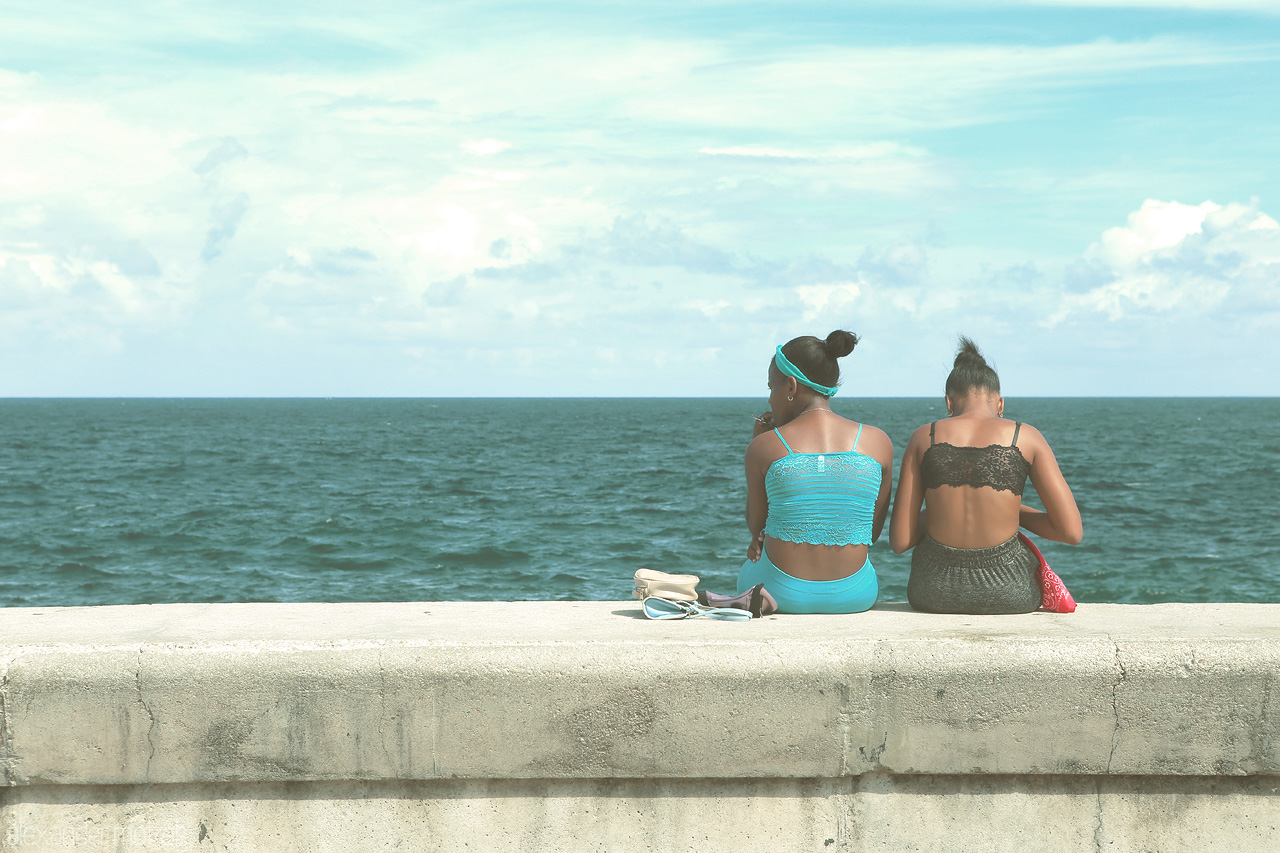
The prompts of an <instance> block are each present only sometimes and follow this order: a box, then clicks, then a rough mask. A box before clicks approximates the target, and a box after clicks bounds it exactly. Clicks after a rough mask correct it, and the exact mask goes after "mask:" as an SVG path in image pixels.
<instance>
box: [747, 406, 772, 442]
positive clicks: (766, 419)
mask: <svg viewBox="0 0 1280 853" xmlns="http://www.w3.org/2000/svg"><path fill="white" fill-rule="evenodd" d="M773 428H774V423H773V412H765V413H764V414H763V415H760V416H759V417H758V418H756V423H755V429H754V430H752V432H751V437H752V438H755V437H756V436H758V435H763V434H764V433H766V432H768V431H769V430H771V429H773Z"/></svg>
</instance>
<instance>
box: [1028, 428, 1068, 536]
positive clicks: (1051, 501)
mask: <svg viewBox="0 0 1280 853" xmlns="http://www.w3.org/2000/svg"><path fill="white" fill-rule="evenodd" d="M1022 429H1023V435H1027V437H1028V439H1030V441H1029V442H1028V444H1029V445H1030V447H1029V449H1031V450H1032V451H1033V453H1034V455H1033V456H1032V459H1031V484H1032V485H1034V486H1035V487H1036V494H1037V495H1039V496H1040V501H1041V503H1043V504H1044V510H1043V511H1041V510H1038V509H1032V508H1031V507H1029V506H1025V505H1024V506H1022V507H1021V508H1020V509H1019V511H1018V526H1019V527H1024V528H1026V529H1027V530H1029V531H1031V532H1032V533H1034V534H1036V535H1037V536H1042V537H1044V538H1045V539H1051V540H1053V541H1054V542H1065V543H1066V544H1068V545H1079V544H1080V541H1081V540H1082V539H1083V538H1084V523H1083V522H1082V521H1081V520H1080V509H1079V507H1077V506H1076V499H1075V496H1074V495H1072V494H1071V487H1070V486H1068V485H1067V480H1066V478H1065V477H1063V476H1062V471H1061V469H1059V468H1058V460H1057V458H1056V457H1055V456H1054V455H1053V451H1052V450H1050V449H1049V443H1048V442H1047V441H1045V440H1044V436H1042V435H1041V434H1040V431H1039V430H1038V429H1036V428H1035V427H1031V428H1030V429H1028V428H1027V425H1026V424H1023V425H1022ZM1028 432H1029V433H1030V435H1028Z"/></svg>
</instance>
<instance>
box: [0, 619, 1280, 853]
mask: <svg viewBox="0 0 1280 853" xmlns="http://www.w3.org/2000/svg"><path fill="white" fill-rule="evenodd" d="M1277 676H1280V605H1231V604H1222V605H1173V604H1170V605H1150V606H1142V607H1134V606H1121V605H1082V606H1081V607H1080V609H1079V610H1078V611H1077V612H1076V613H1075V614H1071V615H1053V614H1047V613H1034V614H1028V615H1022V616H988V617H976V616H973V617H971V616H938V615H929V614H921V613H914V612H911V611H909V610H908V609H907V608H906V606H905V605H892V604H889V605H880V606H879V607H878V608H877V609H876V610H873V611H871V612H869V613H864V614H858V615H853V616H781V617H777V616H775V617H770V618H767V619H762V620H752V621H751V622H746V623H727V622H707V621H703V620H686V621H679V622H650V621H647V620H644V619H643V618H641V616H640V613H639V609H638V603H637V602H531V603H502V602H499V603H484V604H462V603H440V602H428V603H405V604H225V605H178V604H175V605H151V606H137V607H97V608H14V609H8V610H0V772H2V775H0V779H2V780H3V783H4V787H0V849H2V850H3V851H5V853H9V851H23V853H27V851H30V853H37V851H53V850H112V851H117V850H118V851H141V850H147V851H151V850H157V851H159V850H163V851H183V850H230V851H245V850H270V851H285V850H289V851H293V850H297V851H327V850H335V851H337V850H343V851H349V850H355V851H384V850H385V851H390V850H401V851H403V850H513V851H514V850H520V851H528V850H557V851H587V850H591V851H603V850H682V851H683V850H700V851H718V850H742V849H755V850H769V851H772V850H821V851H901V850H947V851H965V850H975V851H977V850H981V851H1001V850H1010V851H1015V850H1016V851H1019V853H1027V852H1028V851H1037V850H1052V851H1077V850H1079V851H1097V850H1117V851H1119V850H1124V851H1139V850H1150V851H1161V853H1169V851H1183V850H1186V851H1202V850H1215V851H1216V850H1228V851H1230V850H1241V851H1256V850H1273V849H1280V828H1278V827H1280V797H1278V796H1277V793H1276V791H1277V789H1278V788H1280V738H1278V737H1277V728H1278V727H1280V697H1277V696H1275V695H1273V694H1275V692H1276V691H1275V690H1274V689H1273V688H1274V686H1275V684H1276V681H1277Z"/></svg>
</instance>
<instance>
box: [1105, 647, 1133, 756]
mask: <svg viewBox="0 0 1280 853" xmlns="http://www.w3.org/2000/svg"><path fill="white" fill-rule="evenodd" d="M1108 639H1111V642H1112V644H1113V645H1115V649H1116V652H1115V663H1116V678H1115V680H1114V681H1112V682H1111V714H1112V717H1113V718H1114V720H1115V728H1113V729H1112V730H1111V752H1110V753H1109V754H1108V755H1107V773H1108V774H1110V773H1111V763H1112V762H1113V761H1115V757H1116V749H1117V748H1118V747H1119V746H1120V731H1121V727H1120V685H1122V684H1124V682H1125V679H1127V678H1128V677H1129V671H1128V670H1127V669H1125V665H1124V661H1123V660H1121V658H1120V644H1119V643H1118V642H1116V641H1115V640H1114V639H1112V638H1110V637H1108Z"/></svg>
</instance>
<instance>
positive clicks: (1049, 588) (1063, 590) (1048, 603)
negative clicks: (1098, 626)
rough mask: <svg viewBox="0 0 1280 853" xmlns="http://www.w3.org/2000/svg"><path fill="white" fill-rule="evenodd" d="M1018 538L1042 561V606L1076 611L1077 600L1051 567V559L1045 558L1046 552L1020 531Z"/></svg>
mask: <svg viewBox="0 0 1280 853" xmlns="http://www.w3.org/2000/svg"><path fill="white" fill-rule="evenodd" d="M1018 538H1019V539H1021V540H1022V542H1023V544H1025V545H1026V546H1027V547H1028V548H1030V549H1031V553H1032V554H1035V555H1036V559H1037V560H1039V561H1040V592H1041V599H1040V606H1041V607H1043V608H1044V609H1045V610H1049V611H1051V612H1053V613H1074V612H1075V609H1076V600H1075V599H1074V598H1072V597H1071V593H1069V592H1067V587H1066V584H1064V583H1063V582H1062V578H1060V577H1058V575H1057V574H1056V573H1055V572H1054V571H1053V569H1051V568H1049V561H1048V560H1046V559H1045V558H1044V554H1041V553H1040V549H1039V548H1037V547H1036V543H1034V542H1032V541H1031V540H1030V539H1028V538H1027V537H1026V535H1025V534H1023V533H1019V534H1018Z"/></svg>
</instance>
